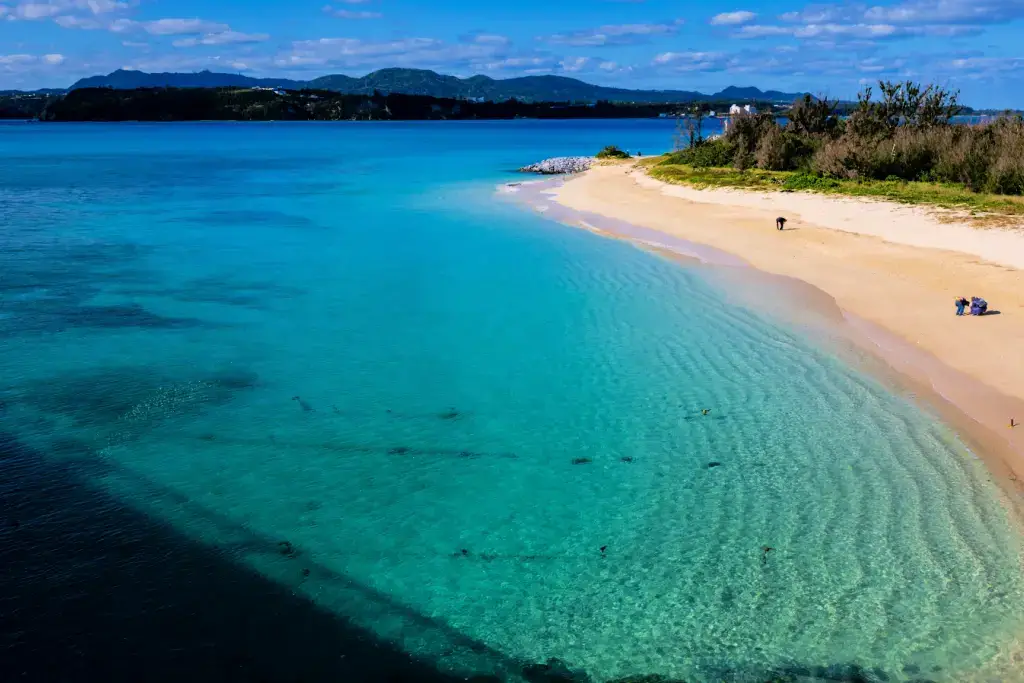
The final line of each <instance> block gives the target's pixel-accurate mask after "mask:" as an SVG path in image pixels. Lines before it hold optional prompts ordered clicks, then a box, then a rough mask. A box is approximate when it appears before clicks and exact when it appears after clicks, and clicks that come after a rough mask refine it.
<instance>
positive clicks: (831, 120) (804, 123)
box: [787, 95, 839, 135]
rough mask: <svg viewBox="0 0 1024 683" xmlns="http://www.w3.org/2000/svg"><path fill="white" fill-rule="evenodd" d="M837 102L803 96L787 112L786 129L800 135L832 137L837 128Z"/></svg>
mask: <svg viewBox="0 0 1024 683" xmlns="http://www.w3.org/2000/svg"><path fill="white" fill-rule="evenodd" d="M837 104H838V101H835V100H834V101H831V102H830V101H829V100H828V98H825V97H818V98H814V97H811V96H810V95H804V96H803V98H802V99H798V100H797V101H796V102H794V103H793V106H792V108H791V109H790V110H789V116H788V118H789V124H788V126H787V128H789V130H791V131H793V132H794V133H798V134H801V135H833V134H835V132H836V131H837V129H838V127H839V116H838V115H837V113H836V105H837Z"/></svg>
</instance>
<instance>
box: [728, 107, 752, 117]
mask: <svg viewBox="0 0 1024 683" xmlns="http://www.w3.org/2000/svg"><path fill="white" fill-rule="evenodd" d="M744 112H746V113H747V114H756V113H757V107H755V106H754V105H752V104H744V105H743V106H742V107H741V106H740V105H738V104H734V105H732V106H731V107H729V116H735V115H736V114H742V113H744Z"/></svg>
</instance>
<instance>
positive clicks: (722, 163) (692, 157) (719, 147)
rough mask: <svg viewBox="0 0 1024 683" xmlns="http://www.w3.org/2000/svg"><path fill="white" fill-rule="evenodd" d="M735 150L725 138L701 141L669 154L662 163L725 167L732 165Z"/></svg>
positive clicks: (695, 166)
mask: <svg viewBox="0 0 1024 683" xmlns="http://www.w3.org/2000/svg"><path fill="white" fill-rule="evenodd" d="M734 154H735V151H734V150H733V148H732V145H730V144H729V142H728V141H727V140H726V139H725V138H715V139H713V140H704V141H703V142H701V143H699V144H697V145H694V146H693V147H687V148H686V149H681V150H679V151H678V152H672V153H671V154H669V155H668V156H667V157H666V158H665V160H664V161H662V162H661V163H662V164H665V165H672V164H679V165H683V166H693V167H694V168H727V167H729V166H732V160H733V155H734Z"/></svg>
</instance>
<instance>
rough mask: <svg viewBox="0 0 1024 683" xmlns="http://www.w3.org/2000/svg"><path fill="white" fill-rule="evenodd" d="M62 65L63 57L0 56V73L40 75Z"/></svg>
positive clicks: (54, 55) (56, 55)
mask: <svg viewBox="0 0 1024 683" xmlns="http://www.w3.org/2000/svg"><path fill="white" fill-rule="evenodd" d="M63 63H64V55H59V54H48V55H42V56H39V55H29V54H13V55H0V72H3V73H8V74H24V73H41V72H43V71H45V70H47V69H50V68H52V67H56V66H60V65H61V64H63Z"/></svg>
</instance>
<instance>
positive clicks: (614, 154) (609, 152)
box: [597, 145, 629, 159]
mask: <svg viewBox="0 0 1024 683" xmlns="http://www.w3.org/2000/svg"><path fill="white" fill-rule="evenodd" d="M597 158H598V159H628V158H629V152H626V151H623V150H621V149H619V148H618V147H616V146H615V145H608V146H607V147H605V148H604V149H602V150H601V151H600V152H598V153H597Z"/></svg>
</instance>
